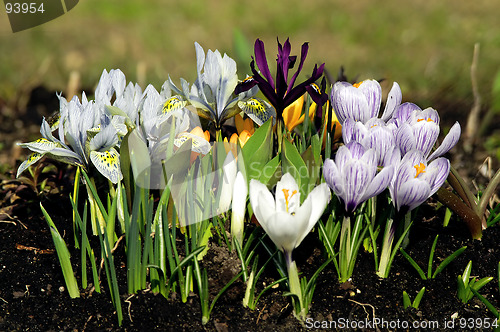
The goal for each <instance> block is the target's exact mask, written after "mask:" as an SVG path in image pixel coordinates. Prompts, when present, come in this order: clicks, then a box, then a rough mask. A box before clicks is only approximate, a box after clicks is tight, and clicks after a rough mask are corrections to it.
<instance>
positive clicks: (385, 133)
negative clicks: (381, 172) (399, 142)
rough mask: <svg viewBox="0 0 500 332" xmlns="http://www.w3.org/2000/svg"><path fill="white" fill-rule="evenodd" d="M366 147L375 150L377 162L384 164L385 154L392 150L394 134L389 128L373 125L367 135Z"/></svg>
mask: <svg viewBox="0 0 500 332" xmlns="http://www.w3.org/2000/svg"><path fill="white" fill-rule="evenodd" d="M368 140H369V141H368V142H367V143H368V147H369V148H372V149H374V150H375V152H376V155H377V164H378V165H379V166H381V165H383V164H384V160H385V159H386V154H387V153H388V152H389V151H392V149H393V147H394V145H395V142H394V135H393V134H392V133H391V132H390V130H388V129H386V128H384V127H381V126H377V127H373V129H372V130H371V131H370V134H369V136H368Z"/></svg>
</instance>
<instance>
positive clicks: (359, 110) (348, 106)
mask: <svg viewBox="0 0 500 332" xmlns="http://www.w3.org/2000/svg"><path fill="white" fill-rule="evenodd" d="M332 106H333V109H334V111H335V114H336V115H337V119H338V120H339V122H340V124H341V125H343V124H344V121H345V119H347V118H351V119H353V120H356V121H361V122H366V121H367V120H368V119H369V118H365V115H366V113H367V112H368V108H369V106H368V101H367V100H366V97H365V95H364V94H363V93H362V92H361V90H359V89H358V88H355V87H353V86H352V85H351V84H349V83H347V82H337V83H335V85H334V86H333V89H332Z"/></svg>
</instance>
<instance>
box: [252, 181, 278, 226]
mask: <svg viewBox="0 0 500 332" xmlns="http://www.w3.org/2000/svg"><path fill="white" fill-rule="evenodd" d="M249 195H250V204H251V205H252V210H253V213H254V215H255V218H257V220H258V221H259V223H260V224H261V226H262V227H263V228H264V230H265V229H266V226H264V225H263V224H264V223H265V214H264V213H263V212H262V210H265V211H269V210H271V211H276V205H275V202H274V197H273V195H272V194H271V192H270V191H269V189H267V187H266V185H264V184H262V183H261V182H259V181H258V180H255V179H252V180H250V190H249ZM261 196H262V197H264V198H265V203H266V204H267V205H269V206H270V207H269V208H267V207H266V208H262V207H261V206H260V204H259V197H261Z"/></svg>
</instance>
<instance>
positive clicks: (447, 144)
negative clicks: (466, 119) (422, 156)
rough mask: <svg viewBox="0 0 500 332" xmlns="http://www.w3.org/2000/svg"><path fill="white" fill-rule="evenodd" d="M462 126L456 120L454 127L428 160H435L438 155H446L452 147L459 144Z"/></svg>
mask: <svg viewBox="0 0 500 332" xmlns="http://www.w3.org/2000/svg"><path fill="white" fill-rule="evenodd" d="M460 134H461V128H460V124H459V123H458V122H455V124H454V125H453V127H451V129H450V131H449V132H448V135H446V136H445V138H444V140H443V142H442V143H441V145H440V146H439V147H438V148H437V149H436V151H434V152H433V153H432V154H431V155H430V157H429V158H428V159H427V160H428V161H431V160H434V159H436V158H437V157H440V156H442V155H444V154H445V153H446V152H448V151H450V150H451V148H453V147H454V146H455V144H457V142H458V139H459V138H460Z"/></svg>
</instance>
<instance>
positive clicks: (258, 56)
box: [254, 38, 274, 91]
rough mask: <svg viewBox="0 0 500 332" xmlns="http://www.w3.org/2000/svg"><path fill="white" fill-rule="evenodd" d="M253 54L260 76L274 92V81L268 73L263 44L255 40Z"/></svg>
mask: <svg viewBox="0 0 500 332" xmlns="http://www.w3.org/2000/svg"><path fill="white" fill-rule="evenodd" d="M254 52H255V61H256V62H257V67H259V70H260V72H261V73H262V76H264V78H265V79H266V80H267V82H269V85H270V86H271V87H272V88H273V91H274V80H273V77H272V76H271V72H270V71H269V67H268V65H267V59H266V50H265V49H264V42H263V41H261V40H260V39H258V38H257V40H256V41H255V46H254Z"/></svg>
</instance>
